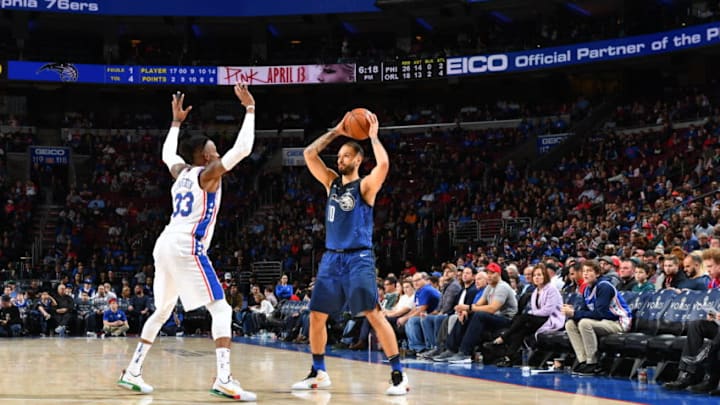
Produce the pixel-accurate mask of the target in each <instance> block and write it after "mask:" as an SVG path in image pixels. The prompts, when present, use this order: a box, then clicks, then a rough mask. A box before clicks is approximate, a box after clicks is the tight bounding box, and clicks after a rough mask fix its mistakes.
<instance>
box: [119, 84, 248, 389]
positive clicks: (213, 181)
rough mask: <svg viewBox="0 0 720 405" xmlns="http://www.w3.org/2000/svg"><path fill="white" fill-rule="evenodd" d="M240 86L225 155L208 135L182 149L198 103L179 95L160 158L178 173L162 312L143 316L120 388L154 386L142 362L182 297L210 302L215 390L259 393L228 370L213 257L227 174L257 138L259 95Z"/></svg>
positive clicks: (159, 254)
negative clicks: (238, 121) (235, 130)
mask: <svg viewBox="0 0 720 405" xmlns="http://www.w3.org/2000/svg"><path fill="white" fill-rule="evenodd" d="M234 90H235V95H236V96H237V97H238V98H239V99H240V102H241V103H242V105H243V106H245V110H246V113H245V119H244V121H243V124H242V128H241V129H240V133H239V134H238V137H237V139H236V141H235V144H234V145H233V146H232V148H230V150H228V151H227V152H226V153H225V155H224V156H223V157H222V158H221V157H220V155H219V154H218V152H217V149H216V147H215V144H214V143H213V141H211V140H210V139H209V138H207V137H205V136H191V137H190V138H189V139H187V140H183V142H182V143H181V147H180V150H181V154H182V155H183V157H184V158H183V157H180V156H178V155H177V147H178V134H179V133H180V125H181V124H182V122H183V121H184V120H185V118H187V115H188V113H189V112H190V110H191V109H192V107H187V108H183V100H184V98H185V97H184V95H183V94H180V93H179V92H178V93H177V94H174V95H173V100H172V111H173V121H172V127H171V128H170V131H169V132H168V135H167V138H166V139H165V143H164V144H163V150H162V159H163V162H165V164H166V165H167V167H168V169H170V174H172V176H173V178H175V182H174V183H173V186H172V191H171V195H172V198H173V207H174V210H173V213H172V217H171V218H170V223H169V224H168V225H167V226H166V227H165V229H164V230H163V232H162V234H160V236H159V237H158V240H157V242H156V244H155V249H154V251H153V258H154V259H155V269H156V270H155V285H154V288H153V291H154V294H155V306H156V307H157V310H156V311H155V313H153V314H152V315H151V316H150V318H148V320H147V322H145V326H144V327H143V330H142V333H141V334H140V342H139V343H138V345H137V348H136V349H135V352H134V353H133V356H132V359H131V360H130V364H129V365H128V367H127V369H125V370H123V372H122V375H121V376H120V380H119V381H118V385H120V386H121V387H124V388H127V389H130V390H133V391H138V392H142V393H151V392H152V391H153V387H152V386H150V385H149V384H147V383H145V381H144V380H143V378H142V365H143V361H144V360H145V356H146V355H147V353H148V350H150V347H151V345H152V343H153V342H154V341H155V337H156V336H157V334H158V331H159V330H160V328H161V327H162V325H163V323H165V321H166V320H167V319H168V317H169V316H170V314H171V313H172V311H173V308H175V304H176V303H177V300H178V297H180V299H181V300H182V303H183V306H184V308H185V310H187V311H192V310H193V309H195V308H198V307H201V306H205V307H206V308H207V310H208V311H209V312H210V314H211V315H212V337H213V339H214V340H215V353H216V356H217V375H216V377H215V381H214V383H213V386H212V389H211V391H210V392H211V393H213V394H215V395H218V396H223V397H228V398H232V399H235V400H239V401H255V399H256V395H255V394H254V393H252V392H249V391H245V390H243V389H242V387H241V386H240V384H239V383H238V382H237V381H236V380H235V379H233V378H232V375H231V373H230V339H231V337H232V332H231V329H230V323H231V319H232V308H230V305H228V303H227V301H225V294H224V292H223V289H222V285H221V284H220V280H218V278H217V275H216V274H215V270H214V269H213V266H212V263H210V259H209V258H208V256H207V246H210V244H211V241H212V235H213V231H214V230H215V220H216V218H217V213H218V210H219V209H220V198H221V193H222V187H221V185H222V176H223V174H225V173H227V172H228V171H230V170H232V168H233V167H235V165H237V164H238V163H239V162H240V161H241V160H242V159H244V158H245V157H246V156H248V155H249V154H250V151H251V150H252V145H253V141H254V139H255V100H254V99H253V96H252V94H250V92H249V91H248V89H247V86H245V85H244V84H237V85H236V86H235V89H234ZM186 161H189V162H192V165H189V164H187V163H185V162H186Z"/></svg>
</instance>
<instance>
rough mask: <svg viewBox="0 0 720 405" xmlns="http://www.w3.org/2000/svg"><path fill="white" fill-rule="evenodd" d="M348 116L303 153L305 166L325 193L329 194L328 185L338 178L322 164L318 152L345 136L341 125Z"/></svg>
mask: <svg viewBox="0 0 720 405" xmlns="http://www.w3.org/2000/svg"><path fill="white" fill-rule="evenodd" d="M348 114H350V113H346V114H345V117H343V119H342V120H340V122H339V123H338V124H337V125H336V126H335V128H333V129H331V130H330V131H328V132H326V133H324V134H323V135H322V136H321V137H319V138H318V139H316V140H315V142H313V143H311V144H310V145H308V146H307V147H306V148H305V150H304V151H303V156H304V157H305V164H307V167H308V169H309V170H310V173H312V175H313V177H315V178H316V179H317V180H318V181H319V182H320V183H322V184H323V186H325V191H327V192H330V184H332V181H333V180H335V179H336V178H337V177H338V174H337V173H335V171H334V170H332V169H329V168H328V167H327V166H326V165H325V162H323V161H322V159H321V158H320V152H321V151H322V150H323V149H325V148H327V146H328V145H330V143H331V142H332V141H333V140H335V138H337V137H338V136H340V135H345V129H344V127H343V123H344V122H345V118H346V117H347V116H348Z"/></svg>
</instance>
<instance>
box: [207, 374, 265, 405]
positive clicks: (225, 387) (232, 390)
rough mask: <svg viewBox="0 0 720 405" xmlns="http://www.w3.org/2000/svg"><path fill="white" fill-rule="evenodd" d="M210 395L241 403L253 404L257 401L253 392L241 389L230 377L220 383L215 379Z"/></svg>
mask: <svg viewBox="0 0 720 405" xmlns="http://www.w3.org/2000/svg"><path fill="white" fill-rule="evenodd" d="M210 393H212V394H213V395H217V396H221V397H225V398H231V399H234V400H236V401H241V402H254V401H255V400H257V395H255V393H254V392H250V391H245V390H244V389H242V387H241V386H240V383H239V382H238V381H237V380H235V379H233V378H232V376H230V378H228V380H227V381H220V379H219V378H215V382H214V383H213V386H212V389H211V390H210Z"/></svg>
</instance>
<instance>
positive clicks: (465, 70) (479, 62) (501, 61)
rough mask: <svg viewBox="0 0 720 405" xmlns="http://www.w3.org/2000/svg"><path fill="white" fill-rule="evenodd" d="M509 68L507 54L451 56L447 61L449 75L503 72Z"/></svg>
mask: <svg viewBox="0 0 720 405" xmlns="http://www.w3.org/2000/svg"><path fill="white" fill-rule="evenodd" d="M507 68H508V57H507V55H503V54H498V55H487V56H485V55H479V56H465V57H462V58H449V59H448V61H447V74H448V75H465V74H470V73H485V72H502V71H505V70H507Z"/></svg>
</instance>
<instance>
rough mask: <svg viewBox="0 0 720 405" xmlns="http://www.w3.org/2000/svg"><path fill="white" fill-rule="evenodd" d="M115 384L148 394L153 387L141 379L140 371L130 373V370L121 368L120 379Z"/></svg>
mask: <svg viewBox="0 0 720 405" xmlns="http://www.w3.org/2000/svg"><path fill="white" fill-rule="evenodd" d="M117 385H119V386H121V387H123V388H127V389H129V390H130V391H136V392H141V393H143V394H149V393H151V392H153V387H152V386H151V385H150V384H148V383H146V382H145V381H143V378H142V373H141V374H138V375H132V374H131V373H130V372H128V371H126V370H123V371H122V374H120V379H119V380H118V381H117Z"/></svg>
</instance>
